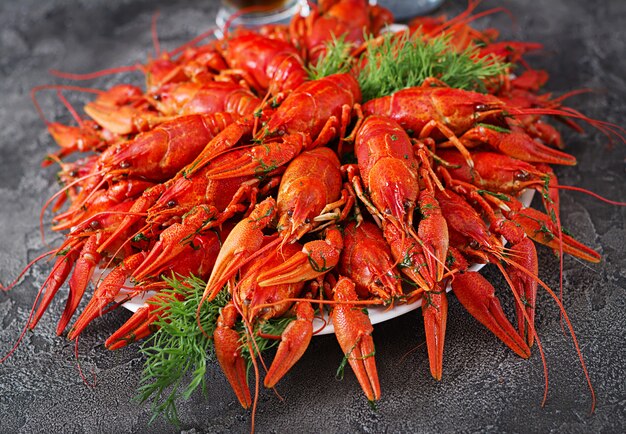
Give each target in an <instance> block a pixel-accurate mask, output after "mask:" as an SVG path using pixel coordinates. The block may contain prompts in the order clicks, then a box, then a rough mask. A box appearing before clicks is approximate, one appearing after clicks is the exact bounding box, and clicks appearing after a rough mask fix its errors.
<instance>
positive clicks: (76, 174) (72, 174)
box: [69, 169, 78, 178]
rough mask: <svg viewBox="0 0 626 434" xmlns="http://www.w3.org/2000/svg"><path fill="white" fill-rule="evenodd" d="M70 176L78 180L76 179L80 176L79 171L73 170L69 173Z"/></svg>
mask: <svg viewBox="0 0 626 434" xmlns="http://www.w3.org/2000/svg"><path fill="white" fill-rule="evenodd" d="M69 175H70V176H71V177H72V178H76V177H77V176H78V170H76V169H74V170H71V171H70V173H69Z"/></svg>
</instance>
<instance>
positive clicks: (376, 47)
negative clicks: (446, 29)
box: [307, 32, 509, 102]
mask: <svg viewBox="0 0 626 434" xmlns="http://www.w3.org/2000/svg"><path fill="white" fill-rule="evenodd" d="M352 49H353V46H352V45H351V44H350V43H348V42H346V41H345V38H344V37H343V36H342V37H339V38H336V39H335V38H333V40H332V41H330V42H329V43H327V44H326V53H325V55H324V56H322V57H321V58H320V59H319V61H318V63H317V64H316V65H311V66H309V67H308V69H307V70H308V73H309V78H310V79H312V80H315V79H319V78H322V77H326V76H328V75H331V74H338V73H343V72H348V71H350V70H351V69H352V68H353V67H354V66H355V65H363V66H362V67H361V69H360V71H359V73H358V82H359V85H360V87H361V92H362V93H363V101H364V102H365V101H369V100H371V99H374V98H379V97H382V96H387V95H391V94H392V93H394V92H397V91H399V90H402V89H405V88H407V87H413V86H420V85H422V84H423V83H424V81H425V80H426V79H428V78H434V79H436V80H439V81H440V82H442V83H445V84H446V85H447V86H450V87H453V88H458V89H465V90H474V91H478V92H485V91H486V86H485V83H487V82H491V81H494V79H495V78H497V77H498V76H500V75H502V74H504V73H505V72H506V70H507V68H508V66H509V65H507V64H506V63H502V62H499V61H498V60H496V59H494V58H491V57H480V56H478V50H479V48H478V47H476V46H469V47H468V48H467V49H465V50H464V51H462V52H458V51H457V50H456V49H455V48H454V47H453V45H452V43H451V36H450V35H446V34H443V35H441V36H437V37H433V38H425V37H423V36H421V35H420V34H419V32H417V33H414V34H412V35H411V34H409V33H408V32H404V33H402V34H400V35H398V34H395V33H391V32H388V33H385V34H384V35H382V36H381V37H379V38H375V37H374V36H368V37H366V42H365V50H364V51H363V53H362V54H361V56H360V57H359V59H356V58H354V57H353V56H352V55H351V52H352Z"/></svg>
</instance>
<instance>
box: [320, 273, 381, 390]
mask: <svg viewBox="0 0 626 434" xmlns="http://www.w3.org/2000/svg"><path fill="white" fill-rule="evenodd" d="M333 293H334V299H335V301H337V302H339V304H336V305H335V306H334V307H333V310H332V312H331V314H330V317H331V319H332V322H333V325H334V327H335V335H336V336H337V341H338V342H339V345H340V346H341V349H342V350H343V353H344V355H345V358H346V359H347V361H348V363H350V367H351V368H352V370H353V371H354V374H355V375H356V378H357V380H358V381H359V384H360V385H361V388H362V389H363V392H364V393H365V396H367V399H368V400H369V401H376V400H378V399H379V398H380V384H379V382H378V371H377V369H376V360H375V359H374V355H375V349H374V340H373V338H372V332H373V331H374V327H372V323H371V321H370V319H369V317H368V315H367V313H365V312H364V310H363V309H361V308H359V307H356V306H354V305H351V304H350V303H349V302H350V301H357V300H358V297H357V295H356V291H355V288H354V283H353V282H352V281H351V280H350V279H348V278H346V277H340V278H339V280H338V281H337V284H336V285H335V287H334V288H333Z"/></svg>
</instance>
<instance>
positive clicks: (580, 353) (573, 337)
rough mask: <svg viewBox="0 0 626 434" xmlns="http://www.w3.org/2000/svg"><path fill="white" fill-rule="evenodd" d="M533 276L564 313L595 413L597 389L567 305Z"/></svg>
mask: <svg viewBox="0 0 626 434" xmlns="http://www.w3.org/2000/svg"><path fill="white" fill-rule="evenodd" d="M496 265H498V267H501V264H496ZM511 265H513V266H514V267H516V268H518V269H519V270H521V271H522V272H524V273H527V274H529V275H531V276H532V273H530V271H528V270H526V269H525V268H524V267H521V266H520V265H519V264H516V263H512V264H511ZM505 278H506V276H505ZM533 278H534V279H536V280H537V283H538V284H539V285H541V286H542V287H543V288H544V289H545V290H546V292H548V294H550V296H551V297H552V298H553V299H554V302H555V303H556V304H557V306H558V308H559V310H560V312H561V314H562V315H563V319H564V320H565V323H566V324H567V328H568V330H569V332H570V335H571V337H572V342H573V343H574V348H575V349H576V353H577V354H578V360H580V365H581V367H582V370H583V373H584V375H585V379H586V380H587V385H588V386H589V392H590V393H591V413H593V412H594V411H595V408H596V394H595V391H594V389H593V385H592V384H591V378H590V377H589V371H588V370H587V365H586V364H585V359H584V358H583V355H582V351H581V350H580V345H579V344H578V338H577V337H576V333H575V332H574V327H573V326H572V323H571V321H570V319H569V316H568V315H567V311H566V310H565V307H564V306H563V303H561V300H559V297H558V296H557V295H556V294H555V293H554V291H553V290H552V289H551V288H550V287H549V286H548V285H547V284H545V283H544V282H543V281H542V280H541V279H540V278H539V277H537V276H534V277H533ZM518 303H521V300H519V301H518ZM533 332H534V327H533ZM535 338H536V339H537V340H539V339H538V337H537V335H535ZM546 381H547V380H546Z"/></svg>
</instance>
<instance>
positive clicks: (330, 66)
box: [307, 36, 356, 80]
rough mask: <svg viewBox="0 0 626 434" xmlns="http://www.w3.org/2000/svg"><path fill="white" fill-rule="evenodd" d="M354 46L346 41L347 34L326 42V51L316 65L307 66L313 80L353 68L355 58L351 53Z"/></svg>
mask: <svg viewBox="0 0 626 434" xmlns="http://www.w3.org/2000/svg"><path fill="white" fill-rule="evenodd" d="M352 48H353V46H352V44H350V43H349V42H346V41H345V36H341V37H339V38H335V37H334V36H333V37H332V40H331V41H329V42H327V43H326V52H325V53H324V55H323V56H322V57H320V59H319V60H318V62H317V63H316V64H315V65H310V66H309V67H307V73H308V75H309V78H310V79H311V80H319V79H320V78H324V77H327V76H329V75H332V74H340V73H346V72H348V71H350V69H352V66H353V65H354V62H355V61H356V59H354V58H353V57H352V56H351V55H350V51H351V50H352Z"/></svg>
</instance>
